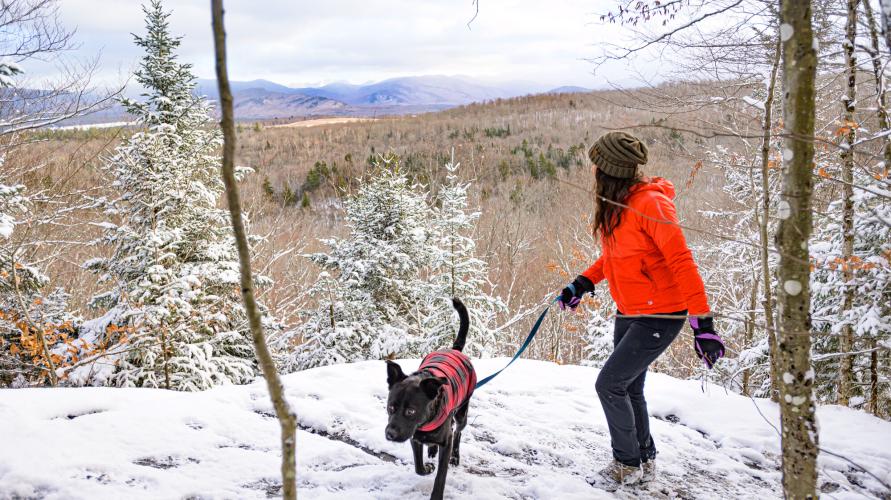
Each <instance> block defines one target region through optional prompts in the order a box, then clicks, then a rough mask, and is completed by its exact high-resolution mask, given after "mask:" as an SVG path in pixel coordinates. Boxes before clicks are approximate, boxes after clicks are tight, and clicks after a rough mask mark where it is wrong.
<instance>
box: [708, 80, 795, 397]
mask: <svg viewBox="0 0 891 500" xmlns="http://www.w3.org/2000/svg"><path fill="white" fill-rule="evenodd" d="M766 91H767V89H766V88H756V89H755V91H753V95H752V96H751V98H750V100H751V101H752V102H760V103H764V102H765V101H766V97H765V94H766ZM779 145H780V143H779V141H778V139H776V138H773V137H772V138H771V140H770V142H769V143H768V147H769V150H768V154H769V155H770V156H774V157H776V156H778V155H779ZM762 154H763V153H762V151H761V150H760V148H755V147H754V146H753V147H752V148H750V149H743V152H742V153H738V152H735V151H731V150H730V149H728V148H726V147H724V146H721V145H718V146H715V148H714V149H713V150H712V151H709V153H708V156H709V160H710V161H711V162H712V163H714V164H715V165H717V166H719V167H720V168H721V170H722V172H723V174H724V184H723V191H724V193H725V195H726V196H727V198H729V199H730V200H731V201H732V202H733V203H734V205H733V206H732V207H731V208H729V209H728V208H726V207H723V206H721V205H720V204H719V205H718V206H715V207H712V208H711V209H710V210H708V211H705V212H703V215H705V216H706V217H708V218H709V219H710V220H712V221H714V224H715V226H716V227H720V232H721V234H724V235H727V236H730V237H732V238H734V240H736V241H723V242H721V244H720V245H715V244H709V245H703V246H702V247H701V248H699V249H698V252H697V253H698V254H702V255H704V256H706V260H708V261H709V262H711V263H712V264H711V265H710V266H708V267H706V268H704V269H703V272H704V273H707V276H706V277H705V279H704V281H705V283H707V284H708V286H709V290H708V292H709V295H710V297H712V302H713V307H715V308H716V309H718V310H721V311H723V313H724V315H725V319H724V320H722V322H721V335H722V336H723V337H724V339H725V341H726V342H728V343H730V344H731V346H732V348H733V349H734V350H735V351H737V352H738V353H739V355H738V356H737V357H736V359H724V360H723V361H721V363H719V364H718V366H717V368H716V372H715V375H716V378H717V379H718V380H721V381H722V382H723V385H725V387H728V388H731V389H733V390H735V391H740V392H743V393H745V394H753V395H756V396H759V397H765V396H770V390H771V380H770V347H769V341H768V335H767V328H768V327H769V325H770V324H771V323H770V322H769V321H768V318H766V317H765V307H764V301H763V297H764V293H763V288H764V287H765V283H764V279H763V273H762V272H761V265H762V263H761V261H760V259H761V258H762V257H761V255H760V254H761V253H760V249H758V248H756V247H754V246H753V245H748V244H745V243H741V242H755V241H758V240H759V231H760V230H761V228H760V224H761V223H762V222H763V220H762V219H763V217H764V214H763V206H762V202H763V189H764V186H767V189H768V198H769V200H771V202H770V205H771V206H770V207H769V210H770V213H775V210H776V203H777V200H778V199H779V196H778V194H779V190H780V189H779V188H780V176H779V172H778V171H777V169H769V175H768V177H767V179H762V175H763V172H762V170H761V169H760V168H756V167H754V165H757V164H758V163H760V160H761V158H760V156H761V155H762ZM765 180H766V182H764V181H765ZM722 202H723V200H722ZM775 230H776V223H775V222H772V221H771V217H768V223H767V225H766V227H765V231H766V233H767V234H768V240H769V239H770V235H772V234H774V232H775ZM776 261H777V258H776V255H775V254H774V253H769V254H768V255H767V263H768V266H769V267H770V268H773V267H775V265H776ZM770 278H771V280H770V283H768V284H767V287H768V288H769V289H773V287H774V286H775V284H776V281H775V277H774V276H773V275H771V276H770Z"/></svg>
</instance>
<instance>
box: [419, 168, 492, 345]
mask: <svg viewBox="0 0 891 500" xmlns="http://www.w3.org/2000/svg"><path fill="white" fill-rule="evenodd" d="M459 166H460V164H458V163H455V162H454V161H452V162H450V163H448V164H446V166H445V168H446V172H447V175H446V183H445V185H443V186H442V187H441V188H440V190H439V193H438V194H437V201H438V203H437V205H438V206H439V208H438V209H437V210H436V218H435V230H436V235H435V239H436V241H435V242H434V243H435V246H436V250H437V254H436V260H435V262H434V267H433V270H432V273H431V277H430V282H431V284H432V285H433V293H431V294H430V295H428V296H427V300H426V306H425V307H424V310H423V313H424V323H423V335H424V337H425V338H426V350H433V349H438V348H443V347H448V346H450V345H451V343H452V339H453V338H454V336H455V333H456V332H457V329H458V322H457V319H456V318H457V316H456V315H455V310H454V308H453V307H452V301H451V299H452V297H457V298H459V299H461V301H463V302H464V305H465V306H467V311H468V313H469V315H470V332H469V334H468V337H467V346H466V348H465V352H466V353H468V354H469V355H471V356H473V357H488V356H493V355H495V354H497V352H498V347H499V345H498V344H499V342H498V338H497V329H496V327H495V320H496V319H497V317H498V315H499V314H502V313H504V312H506V311H507V306H506V305H505V304H504V302H503V301H502V300H501V299H500V298H498V297H496V296H494V295H492V294H491V293H489V292H488V291H487V290H491V288H492V285H491V284H490V283H489V281H488V266H487V264H486V262H485V261H483V260H481V259H479V258H477V257H476V252H475V251H476V242H475V241H474V239H473V237H472V233H473V229H474V227H475V225H476V221H477V219H478V218H479V212H473V211H469V210H468V202H467V190H468V188H469V187H470V185H469V184H467V183H464V182H462V181H461V180H460V179H459V177H458V168H459Z"/></svg>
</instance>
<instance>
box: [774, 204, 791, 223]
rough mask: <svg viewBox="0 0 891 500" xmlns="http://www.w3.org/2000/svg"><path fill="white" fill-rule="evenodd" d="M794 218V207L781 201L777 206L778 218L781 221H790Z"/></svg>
mask: <svg viewBox="0 0 891 500" xmlns="http://www.w3.org/2000/svg"><path fill="white" fill-rule="evenodd" d="M791 216H792V205H789V202H788V201H786V200H780V202H779V203H778V204H777V217H778V218H780V219H788V218H789V217H791Z"/></svg>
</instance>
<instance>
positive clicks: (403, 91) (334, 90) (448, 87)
mask: <svg viewBox="0 0 891 500" xmlns="http://www.w3.org/2000/svg"><path fill="white" fill-rule="evenodd" d="M230 85H231V86H232V94H233V97H234V107H235V117H236V118H237V119H239V120H268V119H288V118H305V117H312V116H374V115H400V114H411V113H423V112H428V111H438V110H442V109H446V108H451V107H455V106H461V105H463V104H470V103H473V102H482V101H487V100H492V99H498V98H509V97H517V96H521V95H528V94H540V93H574V92H590V91H591V90H590V89H586V88H582V87H571V86H565V87H557V88H554V89H550V90H548V89H546V88H542V87H541V86H536V85H534V84H529V83H523V82H514V83H508V84H498V85H493V84H487V83H482V82H479V81H475V80H473V79H470V78H467V77H460V76H438V75H437V76H410V77H402V78H391V79H389V80H384V81H381V82H376V83H369V84H365V85H354V84H350V83H331V84H328V85H324V86H321V87H300V88H296V87H288V86H286V85H281V84H279V83H275V82H271V81H269V80H252V81H232V82H230ZM133 93H136V92H129V94H133ZM195 93H196V94H199V95H204V96H207V97H208V98H209V99H211V100H213V101H217V100H218V95H217V82H216V80H206V79H199V80H198V81H197V85H196V87H195ZM125 118H126V117H125V115H124V112H123V109H121V108H120V107H119V106H115V107H113V108H111V109H108V110H106V111H103V112H102V113H99V114H96V115H91V116H89V117H84V118H81V119H78V120H76V121H72V122H71V123H66V124H73V123H93V122H106V121H118V120H125Z"/></svg>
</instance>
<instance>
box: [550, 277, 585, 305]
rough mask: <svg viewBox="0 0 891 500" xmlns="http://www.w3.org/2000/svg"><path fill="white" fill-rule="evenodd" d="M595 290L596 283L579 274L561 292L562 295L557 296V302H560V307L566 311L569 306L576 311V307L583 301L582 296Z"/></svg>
mask: <svg viewBox="0 0 891 500" xmlns="http://www.w3.org/2000/svg"><path fill="white" fill-rule="evenodd" d="M593 291H594V283H591V280H589V279H588V278H586V277H584V276H582V275H579V276H577V277H576V278H575V279H574V280H573V281H572V283H570V284H569V286H567V287H566V288H564V289H563V291H561V292H560V296H559V297H557V304H559V306H560V309H562V310H564V311H565V310H566V308H567V307H569V309H571V310H573V311H575V308H576V307H578V306H579V303H581V301H582V296H583V295H585V294H586V293H590V292H593Z"/></svg>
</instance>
